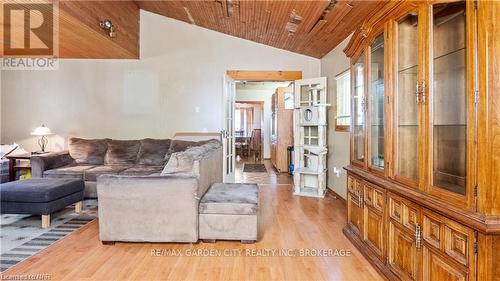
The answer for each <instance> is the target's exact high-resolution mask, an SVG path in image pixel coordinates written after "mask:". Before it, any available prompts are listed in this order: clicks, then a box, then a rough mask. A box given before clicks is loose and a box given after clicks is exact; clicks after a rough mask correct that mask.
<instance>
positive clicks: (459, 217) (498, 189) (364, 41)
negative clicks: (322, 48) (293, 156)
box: [344, 0, 500, 280]
mask: <svg viewBox="0 0 500 281" xmlns="http://www.w3.org/2000/svg"><path fill="white" fill-rule="evenodd" d="M498 14H500V3H499V2H495V1H483V0H478V1H390V2H388V3H387V4H386V5H385V7H384V8H383V9H381V10H380V11H377V12H375V13H374V15H373V16H372V17H370V18H369V19H367V20H366V21H365V22H364V23H363V24H362V26H361V28H360V29H358V30H357V31H356V32H355V34H354V35H353V37H352V38H351V41H350V43H349V44H348V46H347V47H346V48H345V50H344V51H345V53H346V54H347V56H348V57H350V58H351V87H352V97H351V112H352V119H351V148H350V149H351V161H350V165H349V166H347V167H345V169H346V170H347V173H348V186H347V191H348V195H347V198H348V199H347V203H348V204H347V209H348V210H347V225H346V227H345V228H344V233H345V234H346V236H347V237H348V238H349V239H350V240H351V241H352V242H353V243H354V244H355V245H356V246H357V247H358V248H360V249H361V250H362V251H363V253H364V254H365V256H368V257H369V260H370V261H371V262H372V264H373V265H375V266H376V267H378V268H379V269H380V270H381V272H384V273H385V274H386V277H388V278H389V279H391V280H392V279H395V280H398V279H403V280H448V279H449V280H451V279H463V280H489V279H492V276H493V275H495V276H497V275H496V273H495V272H496V271H495V270H493V269H491V268H484V267H481V266H478V265H481V264H483V265H484V264H489V263H491V262H493V263H495V264H496V267H498V268H500V262H498V261H497V260H500V252H498V251H497V249H498V248H495V247H496V246H494V245H495V243H500V219H499V218H500V197H499V196H498V194H500V183H499V181H498V180H496V179H498V177H500V161H496V160H495V159H500V141H498V140H496V141H495V140H493V138H494V137H496V138H498V139H500V134H499V133H498V132H500V123H499V122H497V120H500V107H492V106H491V104H496V103H494V102H493V101H497V102H498V104H500V102H499V101H500V94H499V93H500V84H498V83H493V82H492V80H491V78H492V77H493V76H495V75H498V73H499V72H495V71H498V70H500V37H497V36H493V37H492V36H491V34H499V33H500V27H497V26H495V24H493V22H495V20H498V18H496V19H495V15H497V17H498ZM492 75H493V76H492ZM492 102H493V103H492ZM487 152H488V153H489V154H488V153H487ZM493 206H495V207H493ZM477 249H479V250H478V252H477V253H476V254H475V251H476V250H477ZM436 258H439V264H438V263H434V261H436ZM436 274H437V275H436Z"/></svg>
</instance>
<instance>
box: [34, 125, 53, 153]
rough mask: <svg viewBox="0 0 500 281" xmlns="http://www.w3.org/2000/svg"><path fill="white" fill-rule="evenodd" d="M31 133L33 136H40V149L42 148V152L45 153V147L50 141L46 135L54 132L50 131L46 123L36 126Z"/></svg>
mask: <svg viewBox="0 0 500 281" xmlns="http://www.w3.org/2000/svg"><path fill="white" fill-rule="evenodd" d="M31 135H33V136H40V138H39V139H38V145H39V146H40V149H42V151H41V153H45V147H46V146H47V144H48V143H49V140H48V139H47V137H46V136H48V135H52V132H51V131H50V129H49V128H47V127H45V125H42V126H40V127H38V128H36V129H35V130H34V131H33V132H32V133H31Z"/></svg>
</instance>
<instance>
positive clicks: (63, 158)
mask: <svg viewBox="0 0 500 281" xmlns="http://www.w3.org/2000/svg"><path fill="white" fill-rule="evenodd" d="M73 161H74V160H73V158H71V156H70V155H69V152H68V151H67V150H66V151H61V152H54V153H47V154H41V155H32V156H31V176H32V177H34V178H41V177H43V172H44V171H46V170H50V169H55V168H59V167H62V166H66V165H69V164H71V163H73Z"/></svg>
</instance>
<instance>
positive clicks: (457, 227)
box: [422, 209, 475, 267]
mask: <svg viewBox="0 0 500 281" xmlns="http://www.w3.org/2000/svg"><path fill="white" fill-rule="evenodd" d="M422 239H423V241H424V242H425V243H428V244H429V245H431V246H433V247H435V248H436V249H439V250H440V251H441V252H442V253H444V254H445V255H447V256H449V257H450V258H452V259H454V260H455V261H457V262H459V263H460V264H462V265H464V266H467V267H468V266H469V265H471V263H472V262H471V260H470V259H471V256H473V255H474V253H473V252H474V240H475V235H474V231H473V230H472V229H470V228H468V227H466V226H463V225H461V224H459V223H457V222H455V221H452V220H450V219H448V218H445V217H443V216H441V215H438V214H436V213H434V212H432V211H430V210H427V209H424V210H423V213H422Z"/></svg>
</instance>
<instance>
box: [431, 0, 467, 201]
mask: <svg viewBox="0 0 500 281" xmlns="http://www.w3.org/2000/svg"><path fill="white" fill-rule="evenodd" d="M465 11H466V3H465V1H464V2H455V3H446V4H436V5H433V6H432V36H433V47H432V57H431V63H432V64H433V65H432V69H433V75H432V80H433V93H432V105H431V106H432V116H431V118H432V129H431V130H432V132H431V133H432V145H431V147H432V151H431V153H432V154H431V157H432V175H431V176H432V186H433V187H435V188H438V189H441V190H447V191H450V192H452V193H455V194H459V195H466V170H467V169H466V163H467V154H466V153H467V141H466V140H467V100H466V99H467V94H466V88H467V85H466V81H467V75H466V74H467V72H466V58H467V56H466V49H467V47H468V46H466V17H465Z"/></svg>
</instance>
